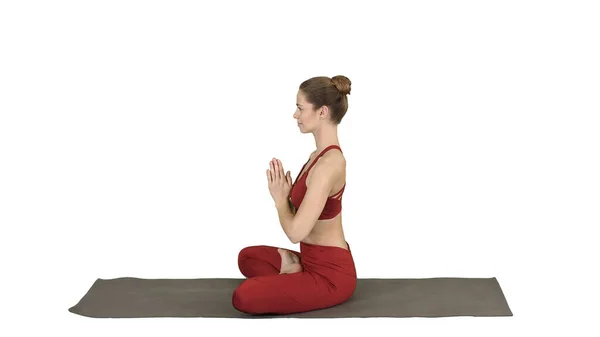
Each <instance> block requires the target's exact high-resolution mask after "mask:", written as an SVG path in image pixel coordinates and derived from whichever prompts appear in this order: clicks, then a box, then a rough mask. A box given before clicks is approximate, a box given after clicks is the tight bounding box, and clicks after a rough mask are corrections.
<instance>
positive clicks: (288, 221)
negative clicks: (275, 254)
mask: <svg viewBox="0 0 600 337" xmlns="http://www.w3.org/2000/svg"><path fill="white" fill-rule="evenodd" d="M275 207H276V208H277V214H278V215H279V223H281V228H283V232H284V233H285V235H287V237H288V239H290V241H292V243H297V242H294V236H293V235H292V228H293V227H292V226H293V225H292V222H293V220H294V214H293V213H292V207H293V205H291V202H290V201H289V199H286V200H285V201H284V200H281V201H277V202H275Z"/></svg>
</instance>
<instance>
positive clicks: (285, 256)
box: [277, 248, 304, 274]
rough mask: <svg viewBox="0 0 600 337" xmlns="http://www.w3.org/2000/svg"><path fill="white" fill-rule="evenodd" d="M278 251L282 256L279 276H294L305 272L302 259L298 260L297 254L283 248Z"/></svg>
mask: <svg viewBox="0 0 600 337" xmlns="http://www.w3.org/2000/svg"><path fill="white" fill-rule="evenodd" d="M277 251H278V252H279V255H281V268H280V272H279V274H292V273H298V272H301V271H302V270H304V268H302V265H301V264H300V258H298V256H296V254H294V253H292V252H290V251H288V250H285V249H282V248H278V249H277Z"/></svg>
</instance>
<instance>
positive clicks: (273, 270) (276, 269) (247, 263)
mask: <svg viewBox="0 0 600 337" xmlns="http://www.w3.org/2000/svg"><path fill="white" fill-rule="evenodd" d="M280 249H282V248H278V247H273V246H264V245H262V246H250V247H246V248H244V249H242V250H241V251H240V253H239V254H238V266H239V268H240V272H241V273H242V275H244V276H246V277H247V278H251V277H257V276H268V275H279V274H280V273H292V272H297V271H301V270H302V268H301V265H300V261H301V258H302V256H301V254H300V252H297V251H294V250H289V249H283V250H285V251H287V254H286V253H285V252H284V253H283V254H284V256H286V255H288V254H289V253H292V254H293V256H289V257H288V258H287V260H286V259H285V258H282V256H281V255H282V254H281V253H279V250H280ZM294 265H296V266H294ZM282 267H283V268H282ZM298 267H300V268H298Z"/></svg>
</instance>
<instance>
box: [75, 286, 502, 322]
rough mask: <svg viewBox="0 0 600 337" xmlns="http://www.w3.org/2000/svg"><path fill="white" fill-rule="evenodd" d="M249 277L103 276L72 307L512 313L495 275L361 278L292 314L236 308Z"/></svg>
mask: <svg viewBox="0 0 600 337" xmlns="http://www.w3.org/2000/svg"><path fill="white" fill-rule="evenodd" d="M243 280H244V279H231V278H204V279H142V278H134V277H123V278H116V279H97V280H96V282H94V284H93V285H92V287H91V288H90V289H89V291H88V292H87V293H86V294H85V295H84V296H83V297H82V298H81V300H80V301H79V303H77V304H76V305H74V306H73V307H71V308H69V311H70V312H72V313H75V314H78V315H82V316H87V317H96V318H141V317H229V318H276V317H296V318H345V317H448V316H512V312H511V310H510V308H509V306H508V303H507V302H506V298H505V297H504V294H503V292H502V289H501V288H500V285H499V284H498V281H497V280H496V278H495V277H492V278H453V277H440V278H420V279H377V278H370V279H369V278H367V279H358V283H357V287H356V291H355V292H354V295H353V296H352V298H351V299H350V300H348V301H347V302H345V303H342V304H339V305H337V306H334V307H330V308H326V309H319V310H314V311H308V312H303V313H296V314H290V315H272V314H270V315H266V314H265V315H249V314H245V313H242V312H239V311H238V310H236V309H235V308H234V307H233V306H232V304H231V297H232V294H233V291H234V290H235V288H236V287H237V286H238V285H239V284H240V283H241V282H242V281H243Z"/></svg>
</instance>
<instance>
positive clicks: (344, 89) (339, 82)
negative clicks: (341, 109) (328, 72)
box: [331, 75, 352, 95]
mask: <svg viewBox="0 0 600 337" xmlns="http://www.w3.org/2000/svg"><path fill="white" fill-rule="evenodd" d="M331 81H332V82H333V85H335V87H336V88H337V89H338V90H339V92H340V93H342V95H349V94H350V85H351V84H352V82H350V79H349V78H348V77H346V76H344V75H337V76H334V77H332V78H331Z"/></svg>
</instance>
